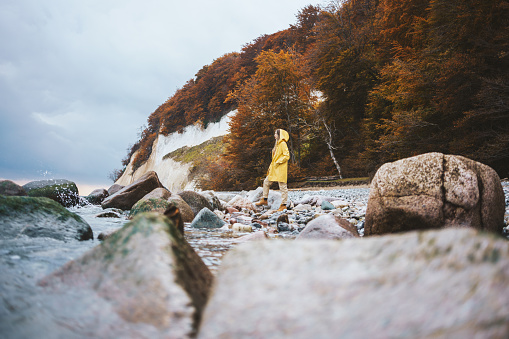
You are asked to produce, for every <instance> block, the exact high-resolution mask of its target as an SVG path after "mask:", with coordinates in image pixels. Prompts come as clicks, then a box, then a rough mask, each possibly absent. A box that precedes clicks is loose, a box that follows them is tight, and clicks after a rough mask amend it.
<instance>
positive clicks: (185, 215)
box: [168, 195, 195, 222]
mask: <svg viewBox="0 0 509 339" xmlns="http://www.w3.org/2000/svg"><path fill="white" fill-rule="evenodd" d="M168 202H170V203H173V204H175V205H176V206H177V208H178V209H179V211H180V215H181V216H182V221H183V222H192V221H193V219H194V217H195V214H194V212H193V210H192V209H191V207H190V206H189V205H188V204H187V202H185V201H184V199H182V198H181V197H180V196H178V195H172V196H171V197H170V198H169V199H168Z"/></svg>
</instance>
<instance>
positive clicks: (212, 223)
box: [191, 207, 226, 228]
mask: <svg viewBox="0 0 509 339" xmlns="http://www.w3.org/2000/svg"><path fill="white" fill-rule="evenodd" d="M225 224H226V222H225V221H224V220H223V219H221V218H219V217H218V216H217V215H216V214H215V213H214V212H212V211H211V210H209V209H208V208H207V207H204V208H203V209H202V210H201V211H200V212H198V214H197V215H196V217H195V218H194V220H193V222H192V223H191V227H194V228H221V227H223V226H224V225H225Z"/></svg>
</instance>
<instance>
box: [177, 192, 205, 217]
mask: <svg viewBox="0 0 509 339" xmlns="http://www.w3.org/2000/svg"><path fill="white" fill-rule="evenodd" d="M178 195H179V196H180V197H181V198H182V199H184V201H185V202H186V203H187V204H188V205H189V207H191V209H192V210H193V213H194V215H197V214H198V213H199V212H200V211H201V210H202V209H203V208H205V207H206V208H208V209H209V210H211V211H213V210H214V208H213V207H212V204H211V203H210V202H209V201H208V199H207V198H205V197H204V196H203V195H201V194H200V193H197V192H194V191H182V192H180V193H179V194H178Z"/></svg>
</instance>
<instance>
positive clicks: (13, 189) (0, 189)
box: [0, 180, 27, 197]
mask: <svg viewBox="0 0 509 339" xmlns="http://www.w3.org/2000/svg"><path fill="white" fill-rule="evenodd" d="M0 195H5V196H10V197H12V196H17V197H22V196H26V195H27V192H26V191H25V189H24V188H23V187H21V186H20V185H18V184H16V183H14V182H12V181H10V180H0Z"/></svg>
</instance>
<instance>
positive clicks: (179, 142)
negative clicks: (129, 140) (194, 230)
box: [115, 110, 237, 192]
mask: <svg viewBox="0 0 509 339" xmlns="http://www.w3.org/2000/svg"><path fill="white" fill-rule="evenodd" d="M236 112H237V111H236V110H235V111H232V112H230V113H228V114H226V115H225V116H223V117H222V118H221V120H220V121H219V122H216V123H211V124H209V125H208V126H207V128H204V129H203V128H201V127H199V126H194V125H192V126H187V127H186V128H185V129H184V132H183V133H177V132H175V133H172V134H169V135H167V136H164V135H162V134H159V135H158V137H157V139H156V140H155V141H154V143H153V145H152V153H151V154H150V157H149V159H148V160H147V162H145V163H144V164H143V165H142V166H140V167H139V168H138V169H137V170H136V171H134V172H133V166H132V159H134V156H135V155H136V153H135V154H133V156H132V157H131V161H130V162H129V164H128V165H127V168H126V170H125V171H124V174H123V175H122V176H121V177H120V178H119V179H118V180H117V181H116V182H115V183H116V184H119V185H124V186H126V185H129V184H131V183H133V182H134V181H135V180H137V179H138V178H140V177H141V176H142V175H144V174H145V173H147V172H148V171H155V172H156V173H157V175H158V176H159V180H160V181H161V183H162V184H163V185H164V186H165V187H166V188H168V189H169V190H170V191H172V192H180V191H183V190H187V189H194V182H192V181H189V172H190V169H191V167H192V164H188V163H182V162H178V161H175V160H173V159H171V158H164V156H165V155H167V154H168V153H171V152H173V151H175V150H177V149H179V148H181V147H184V146H188V147H192V146H196V145H199V144H201V143H203V142H205V141H207V140H210V139H212V138H214V137H218V136H222V135H225V134H227V133H228V129H229V125H228V122H229V121H230V118H231V117H232V116H233V115H234V114H235V113H236Z"/></svg>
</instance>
